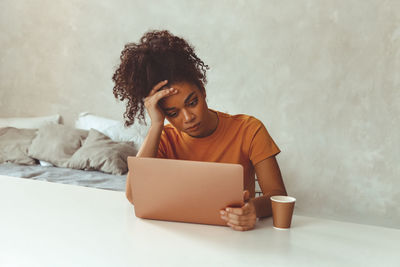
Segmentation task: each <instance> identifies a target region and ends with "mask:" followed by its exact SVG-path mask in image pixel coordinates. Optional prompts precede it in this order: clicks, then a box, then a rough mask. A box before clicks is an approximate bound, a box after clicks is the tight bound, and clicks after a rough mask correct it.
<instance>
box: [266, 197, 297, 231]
mask: <svg viewBox="0 0 400 267" xmlns="http://www.w3.org/2000/svg"><path fill="white" fill-rule="evenodd" d="M270 199H271V206H272V220H273V223H274V228H275V229H279V230H287V229H289V228H290V224H291V222H292V215H293V209H294V203H295V202H296V199H295V198H294V197H288V196H272V197H270Z"/></svg>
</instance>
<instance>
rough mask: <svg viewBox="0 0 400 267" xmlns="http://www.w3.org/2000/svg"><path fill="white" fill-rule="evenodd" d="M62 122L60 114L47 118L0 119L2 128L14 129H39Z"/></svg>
mask: <svg viewBox="0 0 400 267" xmlns="http://www.w3.org/2000/svg"><path fill="white" fill-rule="evenodd" d="M60 120H61V116H60V115H58V114H57V115H53V116H45V117H25V118H24V117H22V118H0V128H2V127H14V128H22V129H39V128H40V127H42V126H44V125H47V124H51V123H55V124H59V123H60Z"/></svg>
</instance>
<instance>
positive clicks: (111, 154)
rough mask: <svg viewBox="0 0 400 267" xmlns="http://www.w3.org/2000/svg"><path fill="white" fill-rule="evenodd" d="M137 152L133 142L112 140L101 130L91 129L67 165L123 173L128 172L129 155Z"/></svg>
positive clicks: (82, 168)
mask: <svg viewBox="0 0 400 267" xmlns="http://www.w3.org/2000/svg"><path fill="white" fill-rule="evenodd" d="M136 153H137V151H136V150H135V148H134V146H133V143H132V142H116V141H112V140H111V139H110V138H109V137H108V136H106V135H104V134H102V133H101V132H99V131H97V130H94V129H90V131H89V135H88V137H87V139H86V140H85V142H84V143H83V145H82V147H81V148H79V150H77V151H76V152H75V154H74V155H73V156H72V157H71V158H70V160H69V161H68V164H67V167H68V168H73V169H80V170H97V171H102V172H105V173H112V174H119V175H122V174H125V173H127V172H128V166H127V163H126V161H127V157H128V156H135V155H136Z"/></svg>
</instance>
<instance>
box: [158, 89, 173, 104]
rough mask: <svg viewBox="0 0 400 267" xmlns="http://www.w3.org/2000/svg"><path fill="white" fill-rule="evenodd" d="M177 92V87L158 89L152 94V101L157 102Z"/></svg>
mask: <svg viewBox="0 0 400 267" xmlns="http://www.w3.org/2000/svg"><path fill="white" fill-rule="evenodd" d="M177 92H178V89H176V88H168V89H164V90H161V91H158V92H157V93H155V94H154V95H153V97H154V101H155V102H156V103H158V101H160V99H162V98H164V97H167V96H170V95H173V94H176V93H177Z"/></svg>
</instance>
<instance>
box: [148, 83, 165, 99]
mask: <svg viewBox="0 0 400 267" xmlns="http://www.w3.org/2000/svg"><path fill="white" fill-rule="evenodd" d="M167 83H168V80H164V81H161V82H159V83H157V84H156V85H154V87H153V89H151V91H150V93H149V95H148V96H152V95H154V94H155V93H157V91H158V90H160V89H161V88H162V87H163V86H164V85H166V84H167Z"/></svg>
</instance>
